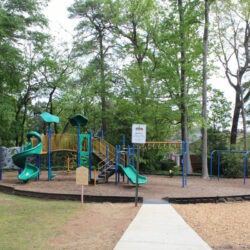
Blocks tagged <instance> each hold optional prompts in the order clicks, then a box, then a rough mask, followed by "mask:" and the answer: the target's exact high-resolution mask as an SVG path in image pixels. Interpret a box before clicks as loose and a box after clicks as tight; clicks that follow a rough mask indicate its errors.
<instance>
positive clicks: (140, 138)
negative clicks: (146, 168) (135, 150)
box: [132, 124, 146, 144]
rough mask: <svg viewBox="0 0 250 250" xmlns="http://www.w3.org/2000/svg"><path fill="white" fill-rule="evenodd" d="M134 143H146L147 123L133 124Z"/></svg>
mask: <svg viewBox="0 0 250 250" xmlns="http://www.w3.org/2000/svg"><path fill="white" fill-rule="evenodd" d="M132 143H137V144H144V143H146V125H145V124H133V125H132Z"/></svg>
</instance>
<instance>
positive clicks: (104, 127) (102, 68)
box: [99, 31, 107, 133]
mask: <svg viewBox="0 0 250 250" xmlns="http://www.w3.org/2000/svg"><path fill="white" fill-rule="evenodd" d="M99 49H100V74H101V79H100V80H101V93H100V96H101V111H102V114H101V117H102V130H103V131H104V133H105V132H106V131H107V119H106V115H107V114H106V111H107V102H106V84H105V66H104V64H105V62H104V48H103V34H102V32H101V31H99Z"/></svg>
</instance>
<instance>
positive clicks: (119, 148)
mask: <svg viewBox="0 0 250 250" xmlns="http://www.w3.org/2000/svg"><path fill="white" fill-rule="evenodd" d="M117 149H118V151H117V152H118V155H117V158H118V164H119V163H120V150H121V147H120V145H118V146H117ZM118 183H120V175H119V174H118Z"/></svg>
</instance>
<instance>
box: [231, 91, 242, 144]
mask: <svg viewBox="0 0 250 250" xmlns="http://www.w3.org/2000/svg"><path fill="white" fill-rule="evenodd" d="M240 110H241V99H240V89H239V87H238V86H237V87H236V88H235V106H234V114H233V122H232V128H231V137H230V144H231V145H235V144H236V140H237V131H238V122H239V118H240Z"/></svg>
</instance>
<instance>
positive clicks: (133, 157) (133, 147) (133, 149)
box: [132, 144, 135, 166]
mask: <svg viewBox="0 0 250 250" xmlns="http://www.w3.org/2000/svg"><path fill="white" fill-rule="evenodd" d="M132 165H133V166H134V165H135V144H133V145H132Z"/></svg>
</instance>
